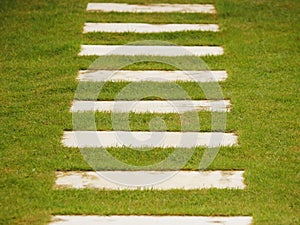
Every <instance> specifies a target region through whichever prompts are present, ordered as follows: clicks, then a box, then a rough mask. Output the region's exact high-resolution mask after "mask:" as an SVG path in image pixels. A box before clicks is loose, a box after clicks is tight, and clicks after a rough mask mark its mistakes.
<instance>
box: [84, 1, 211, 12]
mask: <svg viewBox="0 0 300 225" xmlns="http://www.w3.org/2000/svg"><path fill="white" fill-rule="evenodd" d="M87 11H102V12H132V13H140V12H143V13H153V12H162V13H167V12H168V13H170V12H178V13H216V10H215V7H214V6H213V5H211V4H147V5H133V4H126V3H88V5H87Z"/></svg>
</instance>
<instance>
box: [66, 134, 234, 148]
mask: <svg viewBox="0 0 300 225" xmlns="http://www.w3.org/2000/svg"><path fill="white" fill-rule="evenodd" d="M62 143H63V144H64V145H65V146H67V147H71V148H72V147H73V148H76V147H79V148H96V147H101V148H110V147H122V146H126V147H133V148H142V147H152V148H170V147H172V148H193V147H201V146H203V147H210V148H214V147H220V146H233V145H235V144H237V136H235V135H234V134H232V133H218V132H207V133H205V132H158V131H156V132H149V131H146V132H142V131H65V132H64V136H63V140H62Z"/></svg>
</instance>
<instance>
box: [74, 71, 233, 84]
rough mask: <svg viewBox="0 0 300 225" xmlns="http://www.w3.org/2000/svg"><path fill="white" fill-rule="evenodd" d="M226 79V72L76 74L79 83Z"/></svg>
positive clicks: (91, 72) (107, 72)
mask: <svg viewBox="0 0 300 225" xmlns="http://www.w3.org/2000/svg"><path fill="white" fill-rule="evenodd" d="M226 78H227V72H226V71H223V70H221V71H180V70H177V71H162V70H147V71H141V70H139V71H132V70H131V71H130V70H118V71H110V70H81V71H79V74H78V80H79V81H83V82H85V81H91V82H99V81H112V82H119V81H128V82H144V81H152V82H175V81H183V82H201V83H205V82H219V81H225V80H226Z"/></svg>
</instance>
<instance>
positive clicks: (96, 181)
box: [56, 171, 245, 190]
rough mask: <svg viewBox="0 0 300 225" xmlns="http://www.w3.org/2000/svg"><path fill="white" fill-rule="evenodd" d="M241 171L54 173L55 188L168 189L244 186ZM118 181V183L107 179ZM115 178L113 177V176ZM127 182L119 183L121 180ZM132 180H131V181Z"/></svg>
mask: <svg viewBox="0 0 300 225" xmlns="http://www.w3.org/2000/svg"><path fill="white" fill-rule="evenodd" d="M243 173H244V172H243V171H200V172H199V171H178V172H175V173H174V171H97V172H57V173H56V176H57V180H56V186H57V187H67V188H76V189H82V188H97V189H106V190H139V189H141V190H144V189H150V190H151V189H153V190H170V189H184V190H193V189H203V188H218V189H223V188H233V189H244V188H245V184H244V183H243V181H244V178H243ZM159 175H161V176H163V177H168V179H166V180H165V181H163V182H160V183H154V184H151V185H140V186H138V185H135V186H133V185H128V183H129V184H130V180H132V179H133V178H134V181H135V180H136V179H138V180H143V179H144V178H145V177H147V179H148V180H151V178H152V180H153V181H155V179H156V178H157V176H159ZM106 177H109V178H111V179H112V180H119V184H117V183H115V182H110V181H109V180H108V179H105V178H106ZM114 178H115V179H114ZM120 178H122V181H123V182H124V183H126V185H122V184H121V183H122V182H121V179H120ZM134 181H133V182H134Z"/></svg>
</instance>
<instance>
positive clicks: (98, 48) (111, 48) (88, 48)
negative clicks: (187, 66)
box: [78, 45, 223, 56]
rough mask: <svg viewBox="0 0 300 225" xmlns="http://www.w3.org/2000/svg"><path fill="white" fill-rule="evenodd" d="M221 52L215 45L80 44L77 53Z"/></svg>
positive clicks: (206, 53)
mask: <svg viewBox="0 0 300 225" xmlns="http://www.w3.org/2000/svg"><path fill="white" fill-rule="evenodd" d="M222 54H223V48H222V47H217V46H134V45H81V51H80V53H79V54H78V55H79V56H92V55H96V56H103V55H125V56H135V55H145V56H208V55H211V56H214V55H222Z"/></svg>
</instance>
